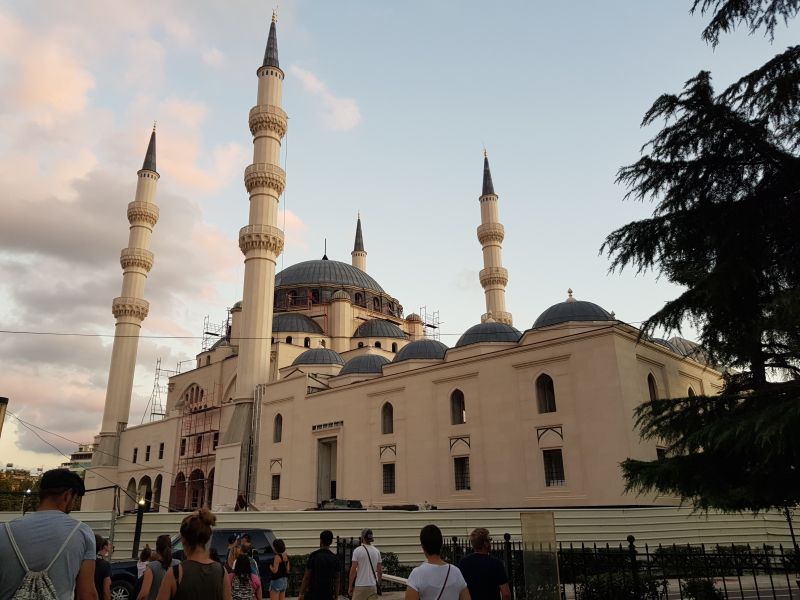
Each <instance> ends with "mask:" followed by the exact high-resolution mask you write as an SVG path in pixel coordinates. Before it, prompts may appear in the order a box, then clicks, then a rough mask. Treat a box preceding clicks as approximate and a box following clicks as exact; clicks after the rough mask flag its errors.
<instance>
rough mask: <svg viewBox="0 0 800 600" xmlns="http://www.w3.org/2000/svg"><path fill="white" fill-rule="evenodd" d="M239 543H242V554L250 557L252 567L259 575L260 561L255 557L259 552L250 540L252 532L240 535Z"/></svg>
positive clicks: (254, 573)
mask: <svg viewBox="0 0 800 600" xmlns="http://www.w3.org/2000/svg"><path fill="white" fill-rule="evenodd" d="M239 543H240V544H241V552H242V554H244V555H245V556H247V558H249V559H250V569H251V570H252V571H253V575H258V561H257V560H256V559H255V557H256V556H258V552H256V550H255V548H253V542H252V541H250V534H249V533H243V534H242V535H240V536H239Z"/></svg>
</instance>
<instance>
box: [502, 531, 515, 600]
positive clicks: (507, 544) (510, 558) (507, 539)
mask: <svg viewBox="0 0 800 600" xmlns="http://www.w3.org/2000/svg"><path fill="white" fill-rule="evenodd" d="M503 541H504V544H503V546H504V548H505V551H506V571H507V572H508V589H509V590H510V591H511V600H514V555H513V554H512V553H511V534H510V533H504V534H503Z"/></svg>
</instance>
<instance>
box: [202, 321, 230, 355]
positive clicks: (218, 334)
mask: <svg viewBox="0 0 800 600" xmlns="http://www.w3.org/2000/svg"><path fill="white" fill-rule="evenodd" d="M229 328H230V312H229V313H228V317H227V318H226V319H225V320H224V321H220V322H216V323H214V322H212V321H211V316H210V315H206V316H205V318H204V319H203V341H202V343H201V352H207V351H208V350H211V347H212V346H213V345H214V344H216V343H217V342H218V341H219V340H221V339H223V338H227V337H228V335H229Z"/></svg>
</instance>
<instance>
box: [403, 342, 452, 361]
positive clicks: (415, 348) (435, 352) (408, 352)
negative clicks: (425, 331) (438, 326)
mask: <svg viewBox="0 0 800 600" xmlns="http://www.w3.org/2000/svg"><path fill="white" fill-rule="evenodd" d="M445 352H447V346H445V345H444V344H443V343H442V342H440V341H438V340H428V339H425V340H417V341H416V342H411V343H410V344H407V345H405V346H403V347H402V348H400V352H398V353H397V354H395V355H394V360H392V362H400V361H403V360H412V359H415V358H418V359H421V360H442V359H443V358H444V354H445Z"/></svg>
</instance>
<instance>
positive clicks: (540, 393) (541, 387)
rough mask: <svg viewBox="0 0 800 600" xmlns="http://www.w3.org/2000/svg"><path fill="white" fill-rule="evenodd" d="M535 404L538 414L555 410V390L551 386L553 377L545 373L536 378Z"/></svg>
mask: <svg viewBox="0 0 800 600" xmlns="http://www.w3.org/2000/svg"><path fill="white" fill-rule="evenodd" d="M536 405H537V407H538V408H539V413H540V414H541V413H551V412H556V391H555V389H554V388H553V378H552V377H550V375H546V374H545V373H542V374H541V375H539V377H538V378H537V379H536Z"/></svg>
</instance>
